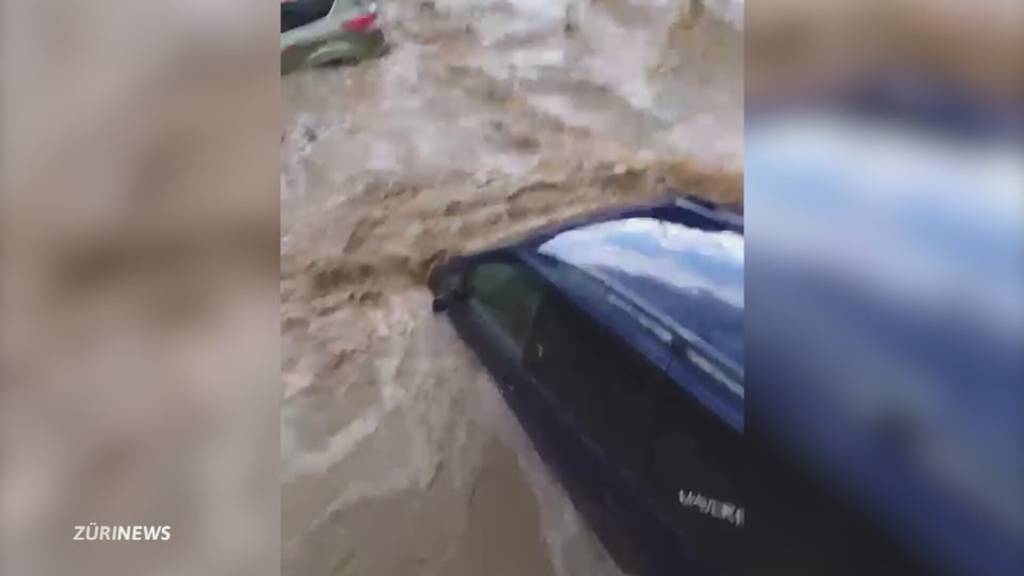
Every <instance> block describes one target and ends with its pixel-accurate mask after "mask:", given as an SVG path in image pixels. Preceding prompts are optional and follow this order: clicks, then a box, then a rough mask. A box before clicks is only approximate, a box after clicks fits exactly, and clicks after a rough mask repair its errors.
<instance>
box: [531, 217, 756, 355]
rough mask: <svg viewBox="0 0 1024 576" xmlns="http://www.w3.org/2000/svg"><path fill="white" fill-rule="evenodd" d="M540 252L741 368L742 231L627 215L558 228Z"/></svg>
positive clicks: (540, 248)
mask: <svg viewBox="0 0 1024 576" xmlns="http://www.w3.org/2000/svg"><path fill="white" fill-rule="evenodd" d="M538 252H539V253H541V254H544V255H547V256H550V257H553V258H555V259H556V260H559V261H561V262H565V263H567V264H570V265H572V266H575V267H577V268H580V269H582V270H584V271H586V272H587V273H589V274H591V275H593V276H596V277H597V278H599V279H601V280H602V281H604V282H605V283H607V284H609V285H611V286H613V287H614V288H615V289H616V290H617V291H620V292H623V293H624V295H626V296H628V297H629V298H630V299H632V300H633V301H635V302H636V303H637V304H639V305H642V306H643V307H644V308H645V309H647V310H649V311H652V312H654V313H656V314H657V315H659V316H661V317H662V319H664V320H666V323H667V324H669V325H671V326H672V327H673V328H674V329H675V331H676V332H677V333H678V334H680V335H683V336H696V337H697V338H699V339H700V340H703V341H704V342H705V343H706V344H708V345H710V347H711V348H712V349H713V350H714V351H716V352H717V353H719V354H720V355H721V356H723V357H724V358H725V359H727V360H728V361H729V362H730V363H732V364H734V367H735V368H736V369H737V370H738V371H740V372H742V367H743V236H742V235H741V234H738V233H736V232H732V231H716V230H702V229H699V228H692V227H688V226H685V225H683V224H678V223H674V222H666V221H663V220H658V219H655V218H626V219H621V220H614V221H609V222H600V223H597V224H591V225H588V226H583V227H580V228H575V229H572V230H568V231H565V232H562V233H560V234H558V235H556V236H555V237H553V238H551V239H550V240H548V241H546V242H544V243H543V244H542V245H541V246H540V247H539V248H538Z"/></svg>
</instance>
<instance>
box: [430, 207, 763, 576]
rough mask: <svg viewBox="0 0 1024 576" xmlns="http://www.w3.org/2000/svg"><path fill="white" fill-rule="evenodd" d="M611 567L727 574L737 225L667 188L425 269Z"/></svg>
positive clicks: (734, 515)
mask: <svg viewBox="0 0 1024 576" xmlns="http://www.w3.org/2000/svg"><path fill="white" fill-rule="evenodd" d="M430 284H431V288H432V290H433V291H434V293H435V296H436V298H435V302H434V308H435V310H436V311H447V312H448V313H449V315H450V317H451V319H452V321H453V323H454V324H455V326H456V328H457V330H458V331H459V333H460V334H461V335H462V337H463V338H464V339H465V340H466V341H467V342H468V343H469V344H470V345H471V346H472V347H473V348H474V349H475V351H476V352H477V354H478V355H479V356H480V358H481V359H482V360H483V362H484V363H485V365H486V366H487V367H488V369H489V370H490V371H491V372H492V374H494V376H495V378H496V380H497V381H498V383H499V386H500V388H501V392H502V394H503V396H504V397H505V398H506V400H507V402H508V403H509V404H510V405H511V406H512V408H513V409H514V411H515V412H516V414H517V416H518V417H519V419H520V421H521V422H522V423H523V425H524V428H525V429H526V430H527V432H528V433H529V434H530V436H531V437H532V439H533V441H534V444H535V445H536V446H537V448H538V450H539V452H540V453H541V455H542V456H543V457H544V458H545V460H546V461H547V462H548V463H549V465H551V466H552V467H553V468H554V469H555V470H556V471H557V473H558V475H559V477H560V478H561V480H562V482H563V484H564V485H565V486H566V487H567V489H568V492H569V493H570V495H571V496H572V498H573V500H574V503H575V504H576V505H577V507H578V508H579V509H580V510H581V511H582V512H583V514H584V516H585V517H586V518H587V519H588V521H589V522H590V524H591V525H592V526H593V527H594V528H595V531H596V533H597V534H598V536H599V537H600V538H601V540H602V541H603V542H604V544H605V545H606V546H607V548H608V549H609V550H610V551H611V553H612V555H613V556H614V557H615V558H616V560H617V561H618V563H619V564H620V565H621V566H622V567H623V568H625V569H627V570H628V571H630V572H634V573H638V574H683V573H685V574H743V573H746V570H744V569H743V568H742V567H741V566H740V562H741V561H742V560H743V555H742V554H737V553H736V551H737V550H738V549H739V548H740V543H741V540H740V535H741V533H742V528H743V525H744V522H745V509H744V503H743V499H742V497H741V494H740V480H741V477H740V466H741V463H742V460H743V458H742V454H741V448H742V434H743V397H744V374H743V365H744V358H743V354H744V344H743V338H744V334H743V224H742V218H741V216H740V215H739V214H738V213H736V212H734V211H728V210H724V209H720V208H717V207H715V206H713V205H711V204H708V203H704V202H701V201H697V200H690V199H679V200H675V201H671V202H666V203H663V204H658V205H653V206H645V207H640V208H634V209H630V210H624V211H618V212H615V213H610V214H605V215H602V216H600V217H596V218H589V219H586V220H583V221H578V222H574V223H571V224H568V225H564V226H561V227H559V228H557V229H552V230H548V231H546V232H542V233H540V234H538V235H537V236H535V237H532V238H530V239H528V240H526V241H523V242H521V243H517V244H514V245H510V246H503V247H500V248H496V249H494V250H490V251H487V252H483V253H480V254H476V255H472V256H466V257H461V258H457V259H454V260H451V261H448V262H446V263H444V264H442V265H440V266H438V267H436V268H435V270H434V271H433V273H432V274H431V278H430Z"/></svg>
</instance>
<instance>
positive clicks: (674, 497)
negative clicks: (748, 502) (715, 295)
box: [645, 369, 746, 576]
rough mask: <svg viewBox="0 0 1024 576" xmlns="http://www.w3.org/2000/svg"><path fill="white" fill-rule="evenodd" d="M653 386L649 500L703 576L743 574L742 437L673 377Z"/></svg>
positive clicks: (694, 372) (744, 570)
mask: <svg viewBox="0 0 1024 576" xmlns="http://www.w3.org/2000/svg"><path fill="white" fill-rule="evenodd" d="M689 373H690V374H696V373H698V371H697V370H696V369H695V370H694V371H692V372H689ZM657 388H658V391H657V393H656V397H657V405H658V411H657V412H656V416H655V430H654V436H653V442H652V455H651V465H650V468H649V469H648V476H647V478H646V482H645V484H646V487H647V490H648V494H649V497H650V498H651V499H652V500H653V501H654V502H655V504H656V506H657V507H658V509H659V510H660V511H661V513H662V514H663V515H664V518H665V520H666V521H667V522H668V523H669V524H670V525H671V526H672V527H673V528H674V529H675V530H676V531H677V533H678V534H679V537H680V539H681V541H682V543H683V545H684V546H685V547H686V548H688V549H689V550H690V551H691V552H692V554H693V556H694V557H695V558H696V559H697V561H698V562H699V563H700V565H701V566H702V567H703V572H705V573H708V574H721V575H729V576H732V575H742V574H745V573H746V567H745V565H744V564H743V554H738V553H737V551H738V550H742V547H743V542H742V528H743V525H744V524H745V508H744V505H743V502H744V499H743V495H742V493H741V472H742V469H741V467H742V463H743V449H742V448H743V444H742V436H741V435H740V433H739V432H737V431H735V430H734V429H732V428H731V427H730V426H728V425H727V424H726V423H725V422H723V421H722V420H721V419H719V418H718V417H717V416H716V415H715V414H713V413H712V412H711V411H709V410H707V409H706V408H705V407H704V406H703V405H702V404H700V403H699V402H697V401H696V400H695V399H694V398H693V397H692V396H690V395H689V393H688V392H687V391H686V389H685V388H683V387H682V386H680V385H679V383H678V382H676V381H674V380H673V379H672V378H669V377H665V378H664V379H662V380H660V381H659V382H658V385H657Z"/></svg>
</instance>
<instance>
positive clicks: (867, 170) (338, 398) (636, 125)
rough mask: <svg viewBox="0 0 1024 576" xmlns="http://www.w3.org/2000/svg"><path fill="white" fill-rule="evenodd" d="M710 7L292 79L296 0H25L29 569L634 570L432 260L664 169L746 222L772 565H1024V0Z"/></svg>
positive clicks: (8, 159)
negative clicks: (452, 322)
mask: <svg viewBox="0 0 1024 576" xmlns="http://www.w3.org/2000/svg"><path fill="white" fill-rule="evenodd" d="M707 4H708V7H709V9H708V10H707V13H706V16H705V17H704V18H703V19H702V20H700V21H699V22H697V23H696V24H695V25H694V26H690V27H679V26H675V25H674V23H676V22H678V19H679V18H680V14H682V13H683V12H685V10H686V9H687V8H688V7H689V5H690V4H689V2H686V1H685V0H679V1H677V0H593V1H578V2H577V1H562V2H555V1H551V2H540V1H528V0H517V1H514V2H511V1H510V2H500V1H483V0H481V1H479V2H471V1H469V0H466V1H459V0H435V1H419V2H417V1H413V0H402V1H399V0H395V1H390V2H381V14H382V22H383V25H384V26H385V29H386V31H387V33H388V35H389V38H390V39H392V40H393V43H394V46H393V49H392V52H391V53H390V54H388V55H387V56H386V57H385V58H382V59H380V60H378V61H373V62H367V63H365V65H360V66H356V67H350V68H343V69H334V70H327V71H324V70H316V71H304V72H301V73H297V74H295V75H294V76H288V77H285V78H282V77H281V76H280V75H279V72H280V71H279V55H278V54H277V53H276V52H275V51H274V47H275V46H274V44H273V42H274V39H276V38H279V23H278V12H277V10H278V7H277V6H274V4H273V3H271V2H252V1H249V0H221V1H219V2H199V1H197V0H185V1H177V2H156V1H150V2H123V1H122V2H115V1H113V0H96V1H93V2H88V3H82V2H70V1H67V0H32V1H28V0H3V1H2V2H0V74H2V81H0V202H2V205H0V267H2V269H0V319H2V320H0V574H3V575H4V576H6V575H8V574H10V575H17V576H22V575H25V576H36V575H49V574H62V575H63V574H86V575H91V574H97V575H99V574H104V575H106V574H137V573H145V574H195V575H204V574H211V575H213V574H216V575H221V574H223V575H234V574H238V575H252V574H275V573H279V572H284V573H287V574H303V575H307V574H332V573H348V574H360V575H361V574H371V575H372V574H430V573H435V574H459V573H467V574H473V575H474V576H476V575H479V574H498V573H510V574H530V575H533V574H545V573H553V574H560V575H575V574H585V575H588V576H590V575H596V574H617V573H619V572H618V568H617V567H616V566H615V565H614V564H613V563H611V562H610V561H609V559H608V558H607V556H606V554H605V553H604V552H603V550H602V549H601V548H600V544H599V543H598V542H596V541H595V540H594V538H593V536H592V535H590V533H589V531H588V530H587V529H586V527H585V526H584V525H582V524H581V522H580V519H579V517H578V516H577V515H576V513H575V512H574V510H573V509H572V507H571V504H570V503H569V502H568V501H567V499H566V497H565V495H564V494H563V493H562V492H561V489H560V487H559V486H558V484H557V483H555V482H553V480H552V479H551V478H550V477H549V476H547V473H546V471H545V469H544V468H543V466H542V465H541V464H540V462H539V460H538V458H537V457H536V455H535V454H534V453H533V452H532V449H531V447H530V446H529V444H528V442H526V441H525V437H524V436H523V434H522V432H521V430H519V429H517V428H516V427H515V422H514V420H513V419H512V418H511V416H510V414H508V413H507V411H506V410H505V408H504V405H503V404H502V403H501V401H500V398H498V397H497V395H496V394H495V393H494V389H493V385H492V383H491V382H489V381H488V379H487V376H486V375H485V374H483V373H482V372H480V370H479V368H478V367H477V366H476V365H475V364H474V362H473V360H472V358H471V357H470V356H469V354H468V352H467V351H465V350H464V349H463V348H460V346H461V345H460V344H459V343H458V342H457V340H456V339H455V337H454V335H453V334H452V333H451V331H450V328H449V327H448V326H447V325H444V324H441V323H438V322H435V321H433V320H432V319H431V317H430V315H429V313H428V312H427V309H428V306H429V296H428V295H427V293H426V291H425V289H424V288H423V287H422V275H423V272H424V271H425V269H426V267H427V266H429V263H430V262H431V261H432V259H433V258H434V257H436V256H437V254H438V253H439V252H440V251H442V250H446V249H453V248H454V249H471V248H474V247H479V246H481V245H483V244H486V243H489V242H493V241H496V240H499V239H503V238H506V237H508V236H511V235H515V234H519V233H522V231H524V230H526V229H529V228H530V227H533V226H537V225H540V224H543V223H545V222H547V221H549V220H550V219H553V218H563V217H566V216H569V215H571V214H573V213H577V212H579V211H584V210H590V209H594V208H599V207H602V206H606V205H609V204H615V203H620V202H633V201H637V200H643V199H649V198H654V197H658V196H660V195H664V194H665V193H667V191H668V190H670V189H672V188H683V189H685V190H686V191H687V192H690V193H695V194H699V195H702V196H705V197H707V198H711V199H716V200H721V201H724V202H729V203H744V204H745V208H744V210H745V214H746V218H747V225H746V226H747V230H748V232H749V234H750V235H751V238H752V242H751V243H750V246H749V252H748V254H747V255H748V259H747V278H748V286H747V290H746V294H747V295H748V297H749V299H750V300H749V301H748V302H747V310H748V314H749V317H748V319H747V325H748V330H749V337H750V341H749V344H750V345H749V346H748V350H749V354H748V361H749V362H750V363H751V367H750V368H751V369H750V370H748V371H747V373H748V374H749V375H750V378H751V381H750V382H749V386H748V388H749V389H750V392H751V394H750V397H749V398H750V405H749V410H748V414H747V419H748V424H747V430H748V431H750V432H749V434H750V436H751V446H752V448H753V450H752V466H753V469H754V470H755V471H756V473H754V474H752V477H753V480H754V481H753V482H752V486H751V491H752V497H754V498H756V501H755V502H753V503H751V504H750V505H749V507H750V508H751V512H750V514H749V518H750V522H749V523H748V527H749V529H750V530H751V534H752V536H751V538H750V541H751V543H752V544H751V549H750V550H748V551H747V553H748V554H750V556H751V562H752V564H754V565H760V566H762V567H764V566H785V567H788V572H779V571H778V570H774V569H772V570H768V569H765V573H790V574H842V573H844V572H845V573H854V574H871V573H900V574H907V573H912V572H913V571H921V572H924V573H934V572H948V573H950V574H970V575H972V576H973V575H975V574H996V575H1000V574H1017V573H1020V570H1019V566H1020V551H1021V548H1022V545H1021V542H1022V533H1024V530H1022V525H1021V518H1024V503H1022V496H1021V495H1022V491H1021V490H1020V486H1022V485H1024V476H1022V468H1021V466H1022V462H1024V457H1022V456H1024V446H1022V442H1024V430H1022V429H1021V426H1022V424H1021V422H1022V420H1021V418H1020V410H1021V407H1022V406H1024V402H1022V400H1024V399H1022V392H1021V387H1020V382H1021V381H1024V374H1022V366H1021V357H1020V353H1019V351H1020V350H1021V349H1024V341H1022V340H1024V338H1022V334H1024V330H1022V325H1024V322H1022V316H1024V312H1022V311H1024V303H1022V301H1021V298H1022V294H1024V273H1022V269H1021V267H1022V263H1024V255H1022V253H1021V251H1022V250H1024V238H1022V233H1024V232H1022V231H1024V226H1022V222H1021V219H1022V217H1024V216H1022V215H1024V209H1022V208H1024V207H1022V206H1021V203H1022V198H1024V177H1022V172H1021V165H1020V161H1021V160H1020V159H1021V158H1022V157H1024V154H1022V153H1021V152H1022V150H1021V146H1022V145H1021V117H1022V116H1021V102H1022V96H1024V94H1022V92H1024V79H1022V74H1024V67H1022V66H1021V65H1020V54H1022V53H1024V46H1022V33H1021V32H1022V30H1021V26H1022V23H1024V14H1021V11H1022V5H1021V3H1020V2H1017V1H1014V0H1003V1H999V0H985V1H980V0H976V1H973V2H972V1H969V0H890V1H881V0H861V1H853V0H846V1H841V0H752V1H751V2H749V4H748V5H746V6H745V10H744V3H743V2H727V1H724V0H723V1H718V2H710V1H709V2H707ZM744 110H745V114H744ZM762 439H763V442H762ZM812 440H813V441H812ZM783 444H785V445H787V446H789V449H788V452H786V453H782V452H781V451H780V449H778V446H781V445H783ZM796 478H798V479H799V481H797V480H794V479H796ZM826 480H827V481H826ZM826 485H827V486H832V487H835V486H841V487H843V491H842V493H843V494H844V495H843V496H836V495H835V494H832V493H831V492H832V490H834V488H831V489H825V488H824V487H825V486H826ZM850 509H854V510H856V511H860V514H859V515H858V520H857V522H856V523H851V522H845V521H836V520H835V519H838V518H840V517H842V518H847V516H842V515H841V514H840V512H844V513H845V512H848V511H849V510H850ZM759 510H760V512H759ZM495 517H499V518H501V519H502V522H500V523H496V522H494V521H493V519H494V518H495ZM92 522H96V523H98V524H106V525H134V524H140V525H169V526H170V527H171V530H172V538H171V540H170V541H169V542H76V541H74V540H73V536H74V533H75V530H74V527H75V526H76V525H86V524H89V523H92ZM811 533H816V534H817V537H816V539H815V538H812V536H814V534H811ZM808 542H813V545H808ZM861 544H863V545H861ZM894 550H898V552H895V551H894ZM822 566H828V568H827V569H823V568H822ZM460 571H461V572H460Z"/></svg>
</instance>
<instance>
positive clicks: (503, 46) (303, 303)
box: [281, 0, 743, 576]
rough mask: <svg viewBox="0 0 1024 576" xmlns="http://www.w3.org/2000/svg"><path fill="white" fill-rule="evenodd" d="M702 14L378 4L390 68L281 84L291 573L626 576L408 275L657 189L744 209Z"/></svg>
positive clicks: (481, 0)
mask: <svg viewBox="0 0 1024 576" xmlns="http://www.w3.org/2000/svg"><path fill="white" fill-rule="evenodd" d="M709 6H711V7H712V10H709V12H708V15H707V16H706V17H705V18H704V19H702V20H701V21H699V22H698V23H697V25H696V26H695V27H694V28H693V29H691V30H682V31H681V30H678V29H677V30H675V31H672V30H670V22H671V21H672V20H673V19H674V18H675V17H676V15H677V14H678V13H679V11H680V10H681V9H682V8H685V2H679V1H671V0H662V1H658V0H646V1H641V0H635V1H633V2H628V1H625V0H593V1H589V2H584V1H575V0H571V1H558V0H516V1H496V0H495V1H487V0H477V1H471V0H458V1H456V0H449V1H442V0H435V1H433V2H431V1H418V2H417V1H405V2H398V1H392V2H386V3H384V4H383V6H382V12H383V21H384V26H385V29H386V31H387V32H388V34H389V37H390V39H391V41H392V42H393V45H394V46H393V50H392V51H391V53H390V54H388V55H387V56H386V57H384V58H382V59H380V60H377V61H373V62H366V63H363V64H361V65H359V66H356V67H351V68H339V69H331V70H310V71H304V72H301V73H297V74H294V75H290V76H288V77H285V78H283V80H282V83H283V90H284V94H283V98H284V103H285V108H286V112H285V118H284V121H285V133H284V142H283V144H282V151H281V162H282V167H281V194H282V196H281V203H282V239H281V252H282V254H281V255H282V280H281V300H282V347H283V348H282V361H283V367H282V370H283V374H284V382H283V386H284V391H283V394H284V400H283V405H282V417H281V453H282V454H281V469H282V472H281V473H282V478H281V483H282V534H281V538H282V554H283V560H282V562H283V565H282V568H283V573H284V574H285V575H288V576H293V575H294V576H299V575H301V576H320V575H360V576H361V575H368V576H399V575H403V576H404V575H425V576H429V575H438V576H441V575H444V576H463V575H465V576H498V575H508V576H532V575H538V576H539V575H546V574H554V575H558V576H568V575H586V576H600V575H603V574H619V573H620V572H619V570H618V569H617V568H616V566H615V565H614V563H613V562H612V561H611V560H610V559H609V558H608V557H607V554H606V553H605V551H604V550H603V549H602V547H601V545H600V543H599V542H598V541H597V540H596V538H595V537H594V536H593V535H592V533H591V532H590V531H589V530H588V529H587V527H586V526H585V524H583V522H582V521H581V519H580V517H579V516H578V515H577V513H576V511H575V510H574V509H573V507H572V505H571V503H570V502H569V500H568V498H567V496H566V495H565V494H564V492H563V490H562V488H561V487H560V485H559V484H558V483H557V481H556V480H555V479H554V478H553V477H552V476H551V475H550V473H549V472H548V470H547V469H546V468H545V466H544V465H543V464H542V462H541V461H540V458H539V456H538V455H537V454H536V452H535V451H534V450H533V448H532V446H531V444H530V442H529V440H528V438H527V437H526V435H525V433H524V432H523V430H522V429H521V428H520V427H519V425H518V423H517V422H516V420H515V418H514V416H513V415H512V414H511V413H510V412H509V411H508V409H507V408H506V406H505V405H504V403H503V401H502V400H501V397H500V396H499V394H498V392H497V390H496V389H495V387H494V384H493V382H492V381H491V379H490V377H489V376H488V375H487V373H486V372H485V371H484V370H483V369H482V368H481V367H480V365H479V364H478V363H477V361H476V359H475V358H474V356H473V355H472V353H471V352H470V351H469V350H468V349H467V348H466V346H465V345H464V344H463V343H461V341H460V340H458V338H457V337H456V335H455V333H454V330H453V329H452V327H451V326H450V325H449V324H448V322H447V320H446V319H445V318H444V317H443V316H434V315H432V314H431V312H430V295H429V293H428V291H427V290H426V288H425V287H424V284H423V281H424V276H425V273H426V270H427V268H428V267H429V265H430V263H431V262H432V261H433V259H435V258H437V257H438V256H439V255H441V254H443V253H445V252H458V251H463V250H471V249H474V248H480V247H484V246H486V245H488V244H490V243H493V242H495V241H497V240H500V239H505V238H510V237H513V236H517V235H520V234H523V233H525V232H526V231H528V230H530V229H531V228H534V227H536V226H538V225H542V224H544V223H548V222H551V221H554V220H559V219H562V218H565V217H568V216H571V215H575V214H579V213H582V212H587V211H592V210H594V209H597V208H600V207H604V206H608V205H613V204H620V203H625V202H635V201H638V200H644V199H651V198H655V197H658V196H663V195H665V194H666V193H667V190H669V189H670V188H672V187H682V188H684V189H686V190H688V191H690V192H692V193H696V194H701V195H704V196H707V197H710V198H715V199H718V200H723V201H739V200H741V197H742V174H741V172H740V166H741V165H742V128H743V124H742V120H743V116H742V87H743V85H742V35H741V32H740V28H741V27H742V23H741V22H740V21H738V20H736V19H735V18H734V14H737V13H738V14H742V4H741V3H734V4H728V3H725V2H719V3H713V2H709ZM737 6H738V7H739V8H738V12H737V9H736V7H737ZM716 14H717V16H716Z"/></svg>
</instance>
